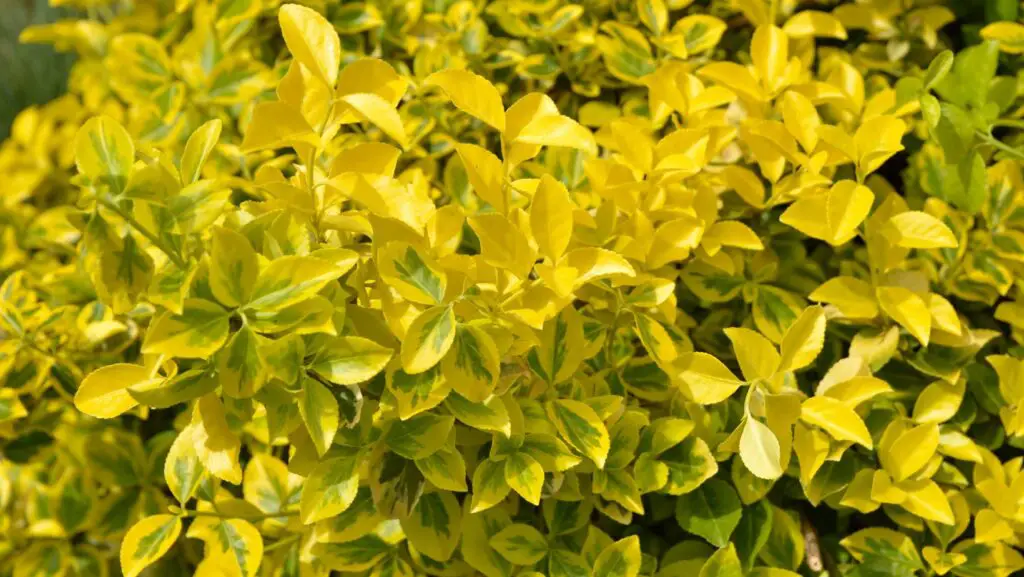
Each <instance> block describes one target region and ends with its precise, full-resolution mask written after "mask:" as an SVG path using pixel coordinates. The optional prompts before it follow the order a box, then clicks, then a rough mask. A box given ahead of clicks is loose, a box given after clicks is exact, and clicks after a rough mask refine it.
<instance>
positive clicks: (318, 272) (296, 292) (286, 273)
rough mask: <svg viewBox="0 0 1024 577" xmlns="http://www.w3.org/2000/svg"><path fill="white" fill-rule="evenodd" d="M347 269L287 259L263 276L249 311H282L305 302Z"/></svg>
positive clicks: (312, 259)
mask: <svg viewBox="0 0 1024 577" xmlns="http://www.w3.org/2000/svg"><path fill="white" fill-rule="evenodd" d="M345 271H346V269H345V268H342V267H340V266H338V265H336V264H334V263H332V262H328V261H326V260H323V259H319V258H316V257H312V256H283V257H281V258H278V259H277V260H274V261H272V262H271V263H270V264H269V265H267V267H266V268H264V269H263V271H262V272H260V275H259V278H258V279H257V280H256V283H255V286H253V289H252V296H251V297H250V300H249V302H248V304H246V307H247V308H251V309H256V310H262V311H278V310H281V309H283V308H285V307H287V306H289V305H293V304H295V303H297V302H299V301H302V300H305V299H307V298H309V297H311V296H313V295H315V294H316V293H318V292H319V291H320V289H322V288H324V287H325V286H327V283H329V282H331V281H333V280H334V279H336V278H338V277H339V276H341V275H343V274H345Z"/></svg>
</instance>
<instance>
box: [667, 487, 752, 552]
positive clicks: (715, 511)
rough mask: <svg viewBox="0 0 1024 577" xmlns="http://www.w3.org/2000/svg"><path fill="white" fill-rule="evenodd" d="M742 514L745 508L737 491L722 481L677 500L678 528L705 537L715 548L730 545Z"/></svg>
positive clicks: (700, 488) (699, 488)
mask: <svg viewBox="0 0 1024 577" xmlns="http://www.w3.org/2000/svg"><path fill="white" fill-rule="evenodd" d="M741 514H742V507H741V506H740V499H739V497H738V496H737V495H736V490H735V489H733V488H732V486H731V485H730V484H729V483H727V482H725V481H722V480H720V479H711V480H709V481H708V482H706V483H704V484H703V485H701V486H700V487H698V488H697V490H696V491H693V492H692V493H688V494H686V495H682V496H680V497H679V498H678V499H677V500H676V521H678V522H679V526H680V527H682V528H683V529H685V530H687V531H689V532H690V533H693V534H695V535H700V536H701V537H704V538H705V539H707V540H708V542H709V543H711V544H712V545H715V546H716V547H725V546H726V545H727V544H728V543H729V537H730V536H731V535H732V532H733V530H735V529H736V525H738V524H739V522H740V516H741ZM733 554H734V555H735V552H734V553H733Z"/></svg>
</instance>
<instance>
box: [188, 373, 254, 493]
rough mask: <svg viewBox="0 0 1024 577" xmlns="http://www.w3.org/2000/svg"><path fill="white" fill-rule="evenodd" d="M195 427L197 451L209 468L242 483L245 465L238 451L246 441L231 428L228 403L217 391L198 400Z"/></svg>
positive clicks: (217, 473)
mask: <svg viewBox="0 0 1024 577" xmlns="http://www.w3.org/2000/svg"><path fill="white" fill-rule="evenodd" d="M192 426H194V427H195V429H194V432H193V436H192V440H193V442H194V443H195V448H196V454H197V455H198V456H199V460H200V461H202V462H203V465H204V466H205V467H206V468H207V470H209V471H210V473H211V474H212V475H214V476H216V477H219V478H221V479H223V480H225V481H227V482H228V483H232V484H235V485H237V484H239V483H241V482H242V465H241V464H240V463H239V462H238V452H239V451H240V450H241V448H242V442H241V440H239V438H238V436H237V435H235V433H233V432H232V431H231V427H230V426H229V425H228V420H227V414H226V413H225V411H224V405H223V404H222V403H221V401H220V399H219V398H217V396H216V395H215V394H213V393H209V394H206V395H204V396H203V397H201V398H200V399H199V402H198V403H196V406H195V409H194V410H193V412H192Z"/></svg>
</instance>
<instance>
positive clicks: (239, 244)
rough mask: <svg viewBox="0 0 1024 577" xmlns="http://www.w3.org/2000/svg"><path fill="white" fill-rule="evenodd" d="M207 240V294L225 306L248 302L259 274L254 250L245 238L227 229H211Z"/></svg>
mask: <svg viewBox="0 0 1024 577" xmlns="http://www.w3.org/2000/svg"><path fill="white" fill-rule="evenodd" d="M210 238H211V241H210V266H209V271H210V292H212V293H213V296H214V297H216V298H217V300H218V301H220V303H221V304H222V305H224V306H228V307H237V306H240V305H243V304H245V303H247V302H249V295H250V294H251V292H252V288H253V284H254V283H255V282H256V278H257V277H258V276H259V274H260V263H259V258H258V257H257V255H256V251H254V250H253V249H252V245H251V244H249V240H248V239H247V238H245V237H244V236H242V235H241V234H239V233H237V232H235V231H233V230H230V229H227V228H223V227H219V226H217V227H214V228H213V232H212V233H211V235H210Z"/></svg>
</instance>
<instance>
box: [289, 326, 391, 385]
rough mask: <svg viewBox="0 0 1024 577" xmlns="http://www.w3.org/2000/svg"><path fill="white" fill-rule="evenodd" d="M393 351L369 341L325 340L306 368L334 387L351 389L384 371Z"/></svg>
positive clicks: (339, 338)
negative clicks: (341, 386) (347, 386)
mask: <svg viewBox="0 0 1024 577" xmlns="http://www.w3.org/2000/svg"><path fill="white" fill-rule="evenodd" d="M392 356H394V351H392V350H391V349H389V348H387V347H384V346H381V345H379V344H377V343H376V342H374V341H371V340H370V339H366V338H363V337H355V336H344V337H327V338H326V339H325V341H324V344H323V347H322V348H320V349H319V350H318V351H317V353H316V356H315V357H314V358H313V362H312V363H310V365H309V368H310V369H311V370H313V371H316V373H317V374H318V375H320V376H321V377H323V378H325V379H327V380H328V381H330V382H332V383H335V384H338V385H355V384H359V383H362V382H364V381H368V380H370V379H372V378H373V377H374V376H376V375H377V373H379V372H381V371H382V370H384V367H386V366H387V364H388V361H390V360H391V357H392Z"/></svg>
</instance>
